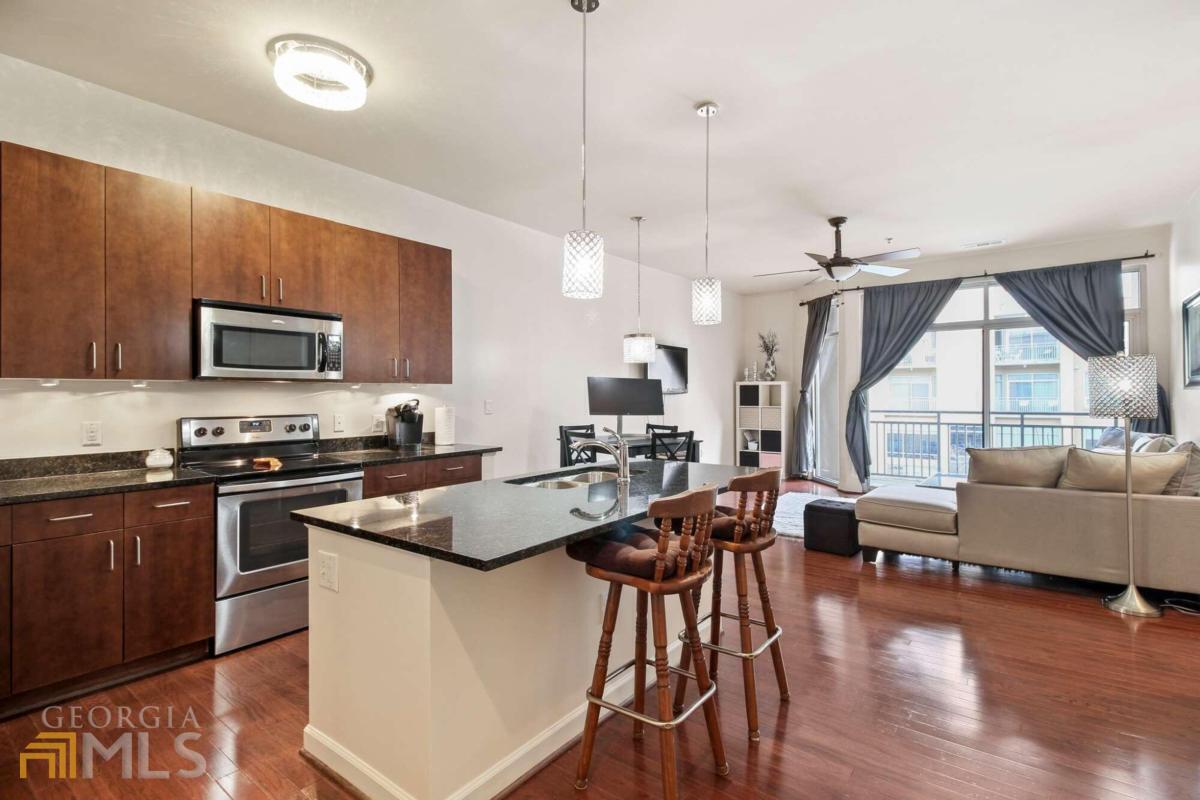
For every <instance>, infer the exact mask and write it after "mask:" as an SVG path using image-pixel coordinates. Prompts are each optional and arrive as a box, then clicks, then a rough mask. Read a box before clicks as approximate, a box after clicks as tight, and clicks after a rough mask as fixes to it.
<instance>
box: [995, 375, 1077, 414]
mask: <svg viewBox="0 0 1200 800" xmlns="http://www.w3.org/2000/svg"><path fill="white" fill-rule="evenodd" d="M1060 405H1061V403H1060V399H1059V392H1058V373H1057V372H997V373H996V390H995V393H994V394H993V396H992V410H993V411H1008V412H1016V411H1036V412H1046V411H1058V410H1059V407H1060Z"/></svg>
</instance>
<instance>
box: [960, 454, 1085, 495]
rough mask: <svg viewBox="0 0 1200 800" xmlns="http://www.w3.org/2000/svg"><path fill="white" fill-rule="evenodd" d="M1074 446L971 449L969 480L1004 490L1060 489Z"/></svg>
mask: <svg viewBox="0 0 1200 800" xmlns="http://www.w3.org/2000/svg"><path fill="white" fill-rule="evenodd" d="M1072 449H1073V448H1072V447H1070V446H1062V447H1056V446H1051V447H989V448H976V447H968V448H967V455H968V456H970V459H971V463H970V467H969V468H968V471H967V480H968V481H970V482H971V483H998V484H1001V485H1003V486H1040V487H1042V488H1052V487H1054V486H1056V485H1058V478H1059V476H1060V475H1062V471H1063V466H1064V465H1065V464H1066V461H1067V452H1068V451H1069V450H1072Z"/></svg>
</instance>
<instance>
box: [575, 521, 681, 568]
mask: <svg viewBox="0 0 1200 800" xmlns="http://www.w3.org/2000/svg"><path fill="white" fill-rule="evenodd" d="M567 555H568V556H570V557H571V558H573V559H575V560H576V561H582V562H583V563H585V564H587V565H588V566H590V567H597V568H599V569H602V570H605V571H606V572H619V573H621V574H622V575H632V576H634V577H635V578H648V579H653V578H654V568H655V567H656V566H657V565H658V534H657V533H650V532H647V531H645V530H643V529H642V528H631V529H629V530H624V531H612V532H610V533H607V534H604V535H602V536H595V537H593V538H591V539H584V540H583V541H581V542H572V543H571V544H569V545H567ZM678 557H679V541H678V539H672V540H671V543H670V544H669V545H668V546H667V564H666V570H665V572H664V574H663V576H662V577H663V578H671V577H674V575H675V561H676V559H677V558H678Z"/></svg>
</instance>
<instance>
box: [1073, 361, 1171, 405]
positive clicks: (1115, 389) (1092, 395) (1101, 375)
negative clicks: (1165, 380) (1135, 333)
mask: <svg viewBox="0 0 1200 800" xmlns="http://www.w3.org/2000/svg"><path fill="white" fill-rule="evenodd" d="M1088 413H1089V414H1091V415H1092V416H1094V417H1120V418H1122V419H1124V418H1130V419H1154V418H1156V417H1157V416H1158V361H1157V360H1156V359H1155V357H1154V356H1097V357H1094V358H1089V359H1088Z"/></svg>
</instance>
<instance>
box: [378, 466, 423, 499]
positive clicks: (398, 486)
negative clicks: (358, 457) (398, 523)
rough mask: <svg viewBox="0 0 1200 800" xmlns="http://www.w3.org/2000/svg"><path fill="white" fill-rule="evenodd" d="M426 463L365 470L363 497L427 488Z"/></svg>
mask: <svg viewBox="0 0 1200 800" xmlns="http://www.w3.org/2000/svg"><path fill="white" fill-rule="evenodd" d="M426 466H427V463H426V462H424V461H407V462H404V463H402V464H383V465H380V466H376V467H367V468H366V469H364V470H363V497H382V496H383V495H388V494H397V493H399V492H415V491H417V490H419V489H424V488H425V472H426Z"/></svg>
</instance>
